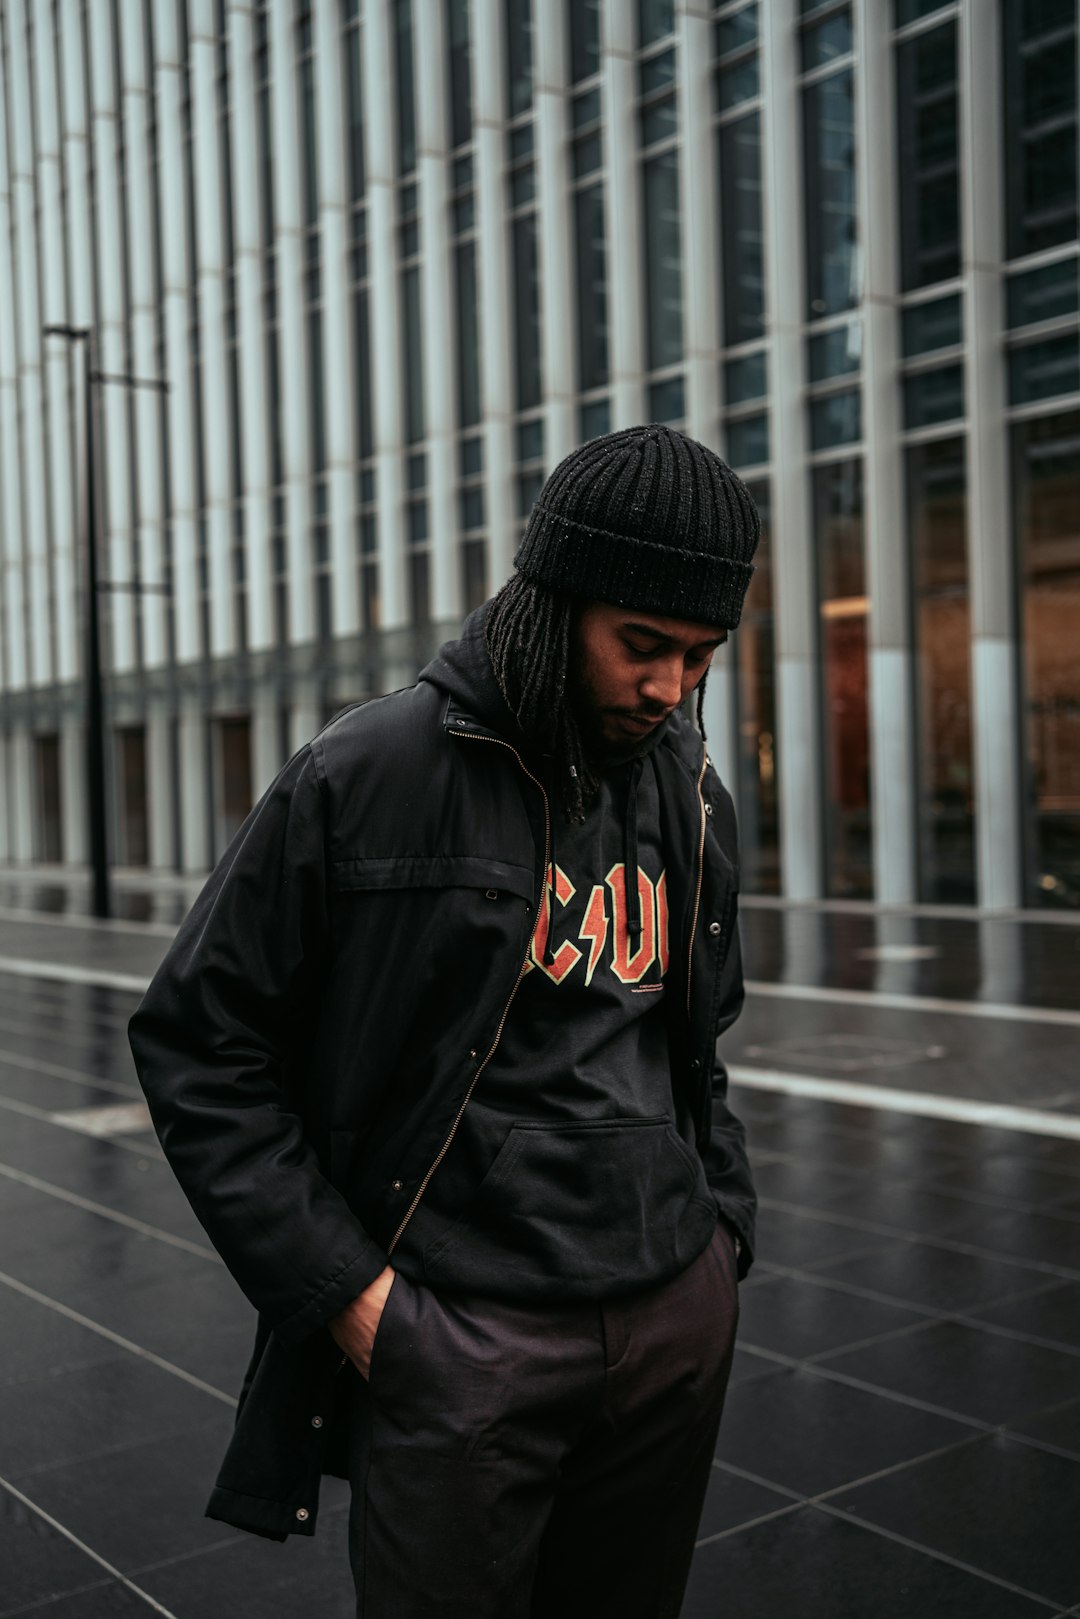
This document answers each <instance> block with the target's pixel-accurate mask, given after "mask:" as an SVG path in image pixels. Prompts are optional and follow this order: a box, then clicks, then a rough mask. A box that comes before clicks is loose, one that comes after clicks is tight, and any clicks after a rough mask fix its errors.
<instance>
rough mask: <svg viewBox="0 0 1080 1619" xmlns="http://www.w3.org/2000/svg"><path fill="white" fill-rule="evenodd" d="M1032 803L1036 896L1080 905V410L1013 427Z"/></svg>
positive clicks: (1043, 901)
mask: <svg viewBox="0 0 1080 1619" xmlns="http://www.w3.org/2000/svg"><path fill="white" fill-rule="evenodd" d="M1013 498H1014V502H1015V517H1014V522H1015V534H1016V551H1017V563H1018V568H1019V574H1020V583H1021V590H1022V601H1023V618H1022V625H1023V640H1024V676H1025V678H1024V685H1025V691H1024V698H1025V710H1026V732H1027V758H1028V770H1029V791H1028V794H1027V795H1026V797H1027V801H1028V803H1029V804H1030V806H1031V807H1030V811H1029V825H1028V837H1027V843H1028V862H1027V863H1028V870H1029V898H1030V900H1031V902H1032V903H1034V904H1036V905H1053V906H1068V907H1073V908H1076V907H1080V659H1078V658H1077V655H1076V647H1077V629H1076V627H1077V625H1078V624H1080V546H1078V543H1077V513H1078V512H1080V412H1078V411H1070V412H1069V413H1067V414H1062V415H1057V416H1043V417H1039V418H1038V419H1037V420H1034V421H1030V422H1022V423H1018V424H1017V425H1016V426H1015V427H1014V428H1013Z"/></svg>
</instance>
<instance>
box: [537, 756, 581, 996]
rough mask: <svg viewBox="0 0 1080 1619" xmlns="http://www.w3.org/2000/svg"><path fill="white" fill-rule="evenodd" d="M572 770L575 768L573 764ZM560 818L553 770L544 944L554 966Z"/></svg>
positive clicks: (548, 960)
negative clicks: (553, 936)
mask: <svg viewBox="0 0 1080 1619" xmlns="http://www.w3.org/2000/svg"><path fill="white" fill-rule="evenodd" d="M570 768H571V770H572V769H573V768H574V767H573V765H571V767H570ZM558 819H559V806H558V799H557V797H556V783H555V774H554V771H553V772H552V780H551V865H550V866H549V867H548V891H547V907H548V925H547V943H546V944H545V945H544V966H545V967H552V966H554V964H555V944H554V940H553V938H552V934H553V933H554V932H555V873H556V871H557V870H558V858H557V856H556V854H555V826H556V823H557V822H558Z"/></svg>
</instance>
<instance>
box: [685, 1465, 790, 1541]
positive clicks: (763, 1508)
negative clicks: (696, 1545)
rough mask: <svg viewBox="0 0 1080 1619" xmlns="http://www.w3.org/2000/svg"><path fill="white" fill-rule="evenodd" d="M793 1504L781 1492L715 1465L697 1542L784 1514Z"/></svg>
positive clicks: (788, 1497)
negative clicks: (751, 1522) (771, 1515)
mask: <svg viewBox="0 0 1080 1619" xmlns="http://www.w3.org/2000/svg"><path fill="white" fill-rule="evenodd" d="M793 1504H794V1503H793V1502H792V1500H791V1497H790V1496H788V1495H784V1494H782V1493H781V1491H780V1490H770V1489H768V1488H766V1486H765V1485H764V1484H756V1483H755V1482H754V1481H753V1480H752V1479H748V1478H740V1476H739V1474H738V1473H732V1472H729V1471H728V1469H727V1468H726V1467H723V1466H722V1465H721V1464H720V1463H716V1464H715V1465H714V1467H713V1470H712V1477H711V1478H710V1480H709V1489H708V1493H707V1494H706V1496H705V1505H704V1507H703V1508H702V1512H701V1523H700V1524H699V1526H698V1539H699V1540H705V1539H706V1538H707V1537H708V1536H709V1535H718V1534H720V1533H721V1532H722V1531H723V1530H725V1529H735V1528H737V1527H738V1525H739V1524H741V1523H749V1522H750V1521H751V1519H753V1518H763V1517H764V1516H765V1514H766V1513H769V1512H777V1511H782V1510H783V1509H784V1508H787V1507H791V1506H792V1505H793Z"/></svg>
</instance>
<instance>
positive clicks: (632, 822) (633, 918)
mask: <svg viewBox="0 0 1080 1619" xmlns="http://www.w3.org/2000/svg"><path fill="white" fill-rule="evenodd" d="M643 764H644V761H643V760H641V759H635V760H634V762H633V764H632V765H631V766H630V779H629V781H628V782H627V784H626V819H625V821H624V822H623V859H624V862H625V867H626V879H625V886H626V932H627V936H628V938H629V939H630V942H631V944H632V945H634V946H637V945H638V944H640V942H641V895H640V893H639V892H638V841H637V790H638V782H639V781H640V780H641V772H642V768H643Z"/></svg>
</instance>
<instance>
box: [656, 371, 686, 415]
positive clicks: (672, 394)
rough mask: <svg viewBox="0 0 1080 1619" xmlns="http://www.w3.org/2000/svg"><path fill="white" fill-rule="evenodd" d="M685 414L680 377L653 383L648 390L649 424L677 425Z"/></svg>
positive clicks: (666, 378)
mask: <svg viewBox="0 0 1080 1619" xmlns="http://www.w3.org/2000/svg"><path fill="white" fill-rule="evenodd" d="M685 413H686V403H685V394H684V390H683V379H682V377H665V378H664V380H663V382H654V383H653V385H652V386H651V388H650V389H649V420H650V422H667V423H668V424H669V425H677V424H678V423H679V422H681V421H682V419H683V416H684V415H685Z"/></svg>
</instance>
